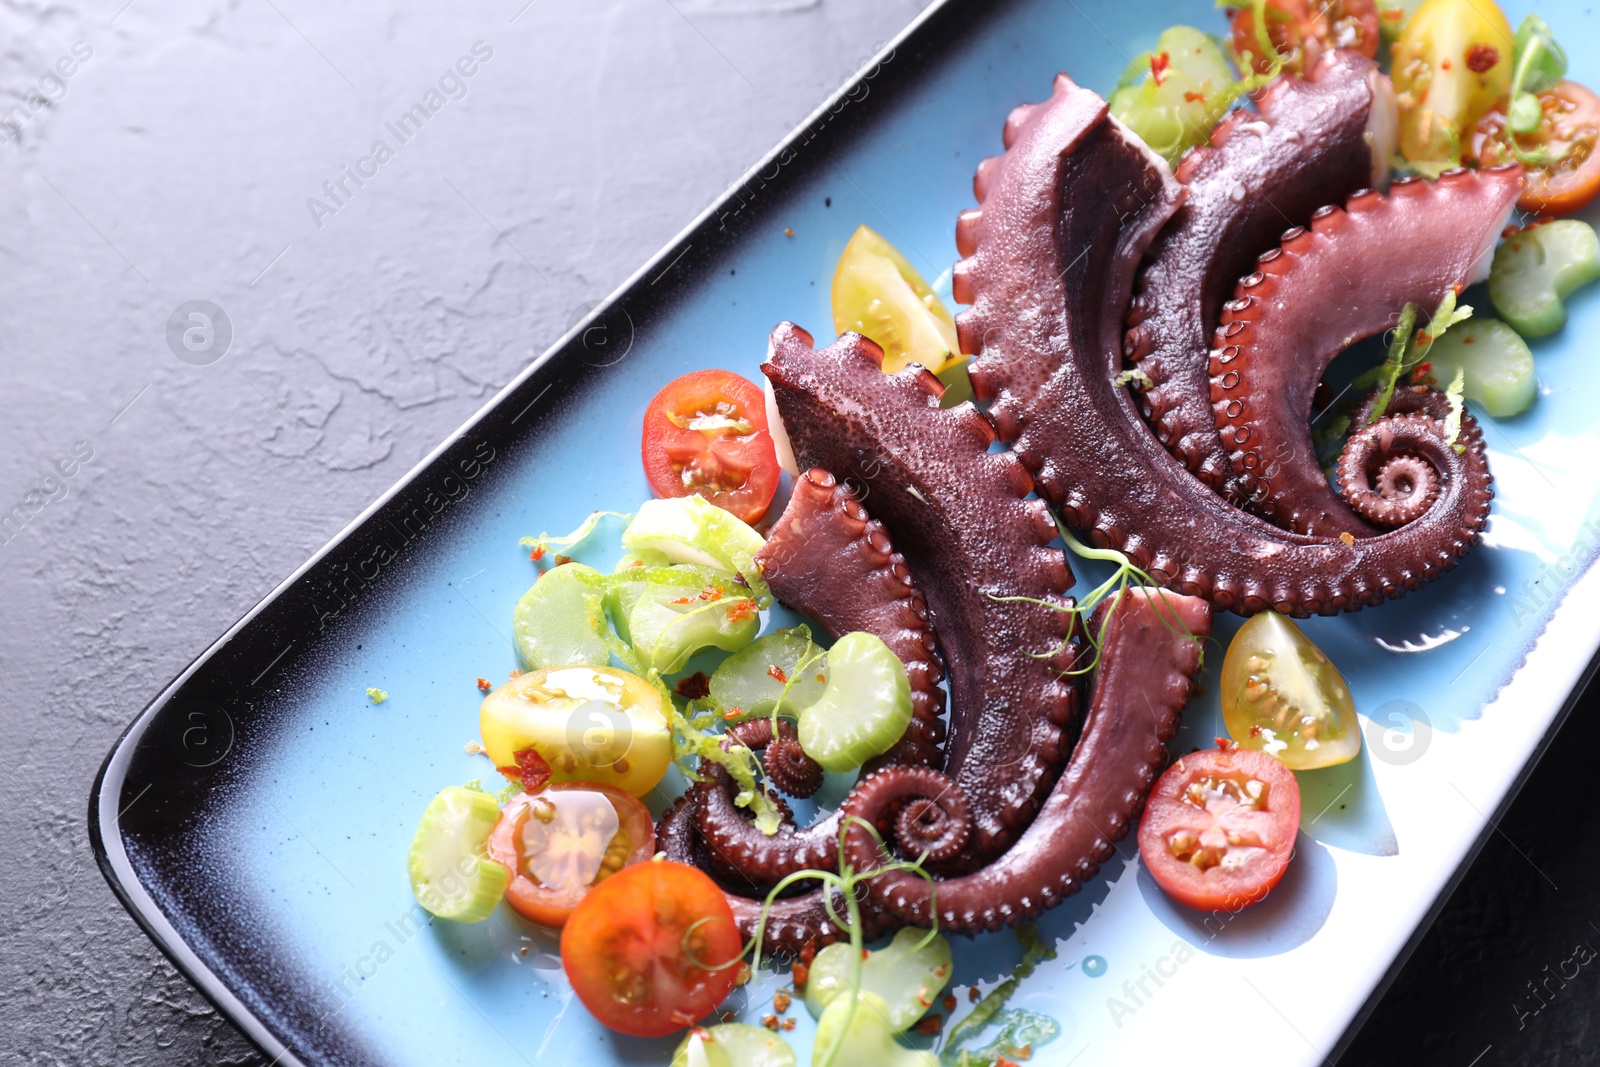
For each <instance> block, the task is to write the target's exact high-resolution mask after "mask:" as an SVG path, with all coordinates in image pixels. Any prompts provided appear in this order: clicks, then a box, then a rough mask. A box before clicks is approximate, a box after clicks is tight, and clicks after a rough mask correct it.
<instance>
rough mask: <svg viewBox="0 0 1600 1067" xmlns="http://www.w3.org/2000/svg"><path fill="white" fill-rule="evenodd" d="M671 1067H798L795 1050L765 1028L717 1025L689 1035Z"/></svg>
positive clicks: (735, 1024)
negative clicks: (796, 1066) (796, 1065)
mask: <svg viewBox="0 0 1600 1067" xmlns="http://www.w3.org/2000/svg"><path fill="white" fill-rule="evenodd" d="M670 1067H795V1057H794V1049H792V1048H790V1047H789V1044H788V1042H786V1041H784V1039H783V1038H781V1037H779V1036H778V1035H777V1034H775V1033H773V1032H772V1031H771V1030H768V1029H767V1028H766V1027H764V1026H751V1025H750V1024H748V1023H718V1024H717V1025H716V1026H704V1027H701V1026H697V1027H695V1028H694V1029H692V1030H690V1031H689V1036H688V1037H685V1038H684V1039H683V1043H682V1044H680V1045H679V1046H678V1050H677V1051H676V1052H674V1053H673V1054H672V1063H671V1065H670Z"/></svg>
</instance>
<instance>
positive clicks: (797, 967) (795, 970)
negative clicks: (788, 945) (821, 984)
mask: <svg viewBox="0 0 1600 1067" xmlns="http://www.w3.org/2000/svg"><path fill="white" fill-rule="evenodd" d="M810 977H811V968H810V967H807V966H806V965H805V964H803V963H800V962H798V961H797V962H796V963H795V964H794V966H792V967H790V968H789V979H790V980H791V981H793V982H794V987H795V988H796V989H802V988H804V987H805V984H806V979H808V978H810Z"/></svg>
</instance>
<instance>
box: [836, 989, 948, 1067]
mask: <svg viewBox="0 0 1600 1067" xmlns="http://www.w3.org/2000/svg"><path fill="white" fill-rule="evenodd" d="M852 999H854V998H852V997H849V996H843V997H838V998H836V999H835V1000H834V1001H833V1003H831V1004H829V1005H828V1007H827V1008H826V1010H824V1011H823V1013H822V1018H820V1019H818V1020H817V1035H816V1037H815V1038H814V1039H813V1041H812V1050H811V1064H812V1067H822V1065H823V1064H828V1065H829V1067H939V1057H938V1056H935V1055H934V1054H933V1053H931V1052H920V1051H913V1050H912V1049H908V1048H906V1047H905V1046H903V1045H900V1044H897V1043H896V1042H895V1039H894V1031H893V1030H891V1029H890V1028H889V1021H888V1019H889V1006H888V1005H887V1004H885V1003H884V1000H883V998H882V997H880V996H878V994H876V993H862V994H861V996H860V1001H859V1003H857V1004H855V1005H854V1008H855V1010H854V1011H852V1010H851V1007H852V1005H851V1003H850V1002H851V1000H852ZM836 1045H837V1046H838V1054H837V1055H833V1056H832V1057H831V1059H830V1053H832V1051H833V1049H834V1047H835V1046H836Z"/></svg>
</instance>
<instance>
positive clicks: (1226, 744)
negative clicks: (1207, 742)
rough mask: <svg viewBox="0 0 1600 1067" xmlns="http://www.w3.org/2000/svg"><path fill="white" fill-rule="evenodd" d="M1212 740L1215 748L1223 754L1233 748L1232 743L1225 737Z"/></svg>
mask: <svg viewBox="0 0 1600 1067" xmlns="http://www.w3.org/2000/svg"><path fill="white" fill-rule="evenodd" d="M1212 740H1213V741H1215V742H1216V743H1217V748H1219V749H1221V750H1222V751H1223V752H1226V751H1228V749H1230V748H1232V747H1233V742H1232V741H1230V740H1228V739H1227V738H1226V737H1214V738H1212Z"/></svg>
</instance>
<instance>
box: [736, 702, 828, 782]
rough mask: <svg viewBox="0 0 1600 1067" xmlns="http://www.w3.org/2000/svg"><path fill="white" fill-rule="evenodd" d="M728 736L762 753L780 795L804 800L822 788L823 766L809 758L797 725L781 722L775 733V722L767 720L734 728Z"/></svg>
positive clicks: (764, 718)
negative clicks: (785, 794)
mask: <svg viewBox="0 0 1600 1067" xmlns="http://www.w3.org/2000/svg"><path fill="white" fill-rule="evenodd" d="M728 734H729V736H731V737H732V738H733V739H734V740H735V741H737V742H739V744H741V745H743V746H744V747H746V748H748V749H750V750H751V751H752V752H760V753H761V766H762V768H763V769H764V770H765V771H766V773H767V781H768V782H770V783H771V784H772V787H773V788H774V789H776V790H778V791H779V792H780V793H787V794H789V795H790V796H792V797H800V798H802V799H803V798H805V797H809V796H812V795H813V794H815V793H816V791H817V790H818V789H821V788H822V765H821V764H820V763H818V762H817V761H816V760H814V759H812V758H811V757H810V756H808V755H806V750H805V749H804V748H802V747H801V745H800V737H799V732H798V731H797V730H796V729H795V726H794V723H792V722H789V721H788V720H787V719H779V720H778V726H777V732H776V733H774V732H773V726H772V719H771V718H770V717H763V718H760V719H752V720H750V721H749V722H742V723H739V724H738V725H737V726H731V727H729V728H728Z"/></svg>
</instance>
